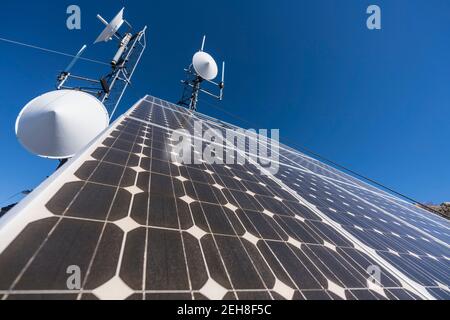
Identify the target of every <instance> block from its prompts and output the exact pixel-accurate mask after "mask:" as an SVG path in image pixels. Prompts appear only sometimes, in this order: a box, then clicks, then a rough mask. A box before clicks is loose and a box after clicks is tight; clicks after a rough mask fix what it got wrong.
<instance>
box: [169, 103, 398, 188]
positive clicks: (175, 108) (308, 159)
mask: <svg viewBox="0 0 450 320" xmlns="http://www.w3.org/2000/svg"><path fill="white" fill-rule="evenodd" d="M160 106H161V107H163V108H164V107H165V108H169V109H170V110H172V111H174V112H179V113H182V114H186V113H184V112H181V111H180V108H181V107H179V106H176V105H173V104H170V106H163V105H160ZM195 115H196V116H197V117H199V118H201V119H203V120H205V121H210V122H211V121H212V122H213V123H214V125H218V123H220V125H226V126H227V127H228V128H231V129H238V127H237V126H234V125H232V124H228V123H226V122H223V121H220V120H217V119H214V118H211V117H209V116H207V115H204V114H201V113H198V112H196V113H195ZM280 148H281V149H282V150H284V151H287V152H289V153H291V154H294V155H296V156H298V157H300V158H301V159H302V160H303V161H304V162H306V163H307V164H309V165H310V166H311V165H312V166H314V167H316V166H319V167H320V168H321V169H323V170H325V171H327V172H330V173H331V174H333V175H335V176H336V177H338V178H341V179H342V178H343V179H344V180H348V181H349V182H350V183H352V182H355V181H356V182H357V184H356V186H358V185H360V183H361V181H359V180H358V179H355V178H354V177H352V176H350V175H347V174H345V173H342V172H340V171H337V170H335V172H334V173H333V172H331V169H334V168H332V167H330V166H326V165H324V164H322V163H320V162H317V161H316V160H315V159H313V158H311V157H308V156H306V155H304V154H301V153H299V151H296V150H294V149H291V148H289V147H287V146H286V145H284V144H280ZM292 150H294V151H292ZM293 162H294V163H295V165H296V166H299V161H293ZM321 166H325V167H321ZM336 173H338V174H336ZM343 174H344V175H345V176H342V175H343ZM328 178H332V177H331V176H330V177H328ZM349 178H350V179H349ZM333 179H334V178H333ZM337 180H339V179H337ZM365 185H367V184H365ZM367 186H369V185H367ZM369 187H371V186H369ZM374 190H378V189H374ZM380 191H381V190H378V192H380ZM383 192H384V191H383ZM386 195H387V196H391V195H389V194H387V193H386Z"/></svg>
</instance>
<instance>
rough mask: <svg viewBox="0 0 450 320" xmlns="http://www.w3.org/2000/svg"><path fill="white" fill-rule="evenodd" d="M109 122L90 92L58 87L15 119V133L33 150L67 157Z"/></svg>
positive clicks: (32, 103)
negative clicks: (58, 88) (59, 88)
mask: <svg viewBox="0 0 450 320" xmlns="http://www.w3.org/2000/svg"><path fill="white" fill-rule="evenodd" d="M108 125H109V116H108V111H107V110H106V108H105V106H104V105H103V103H101V102H100V101H99V100H98V99H96V98H95V97H93V96H92V95H90V94H87V93H85V92H81V91H75V90H56V91H51V92H48V93H45V94H43V95H41V96H39V97H37V98H35V99H33V100H32V101H30V102H29V103H28V104H27V105H26V106H25V107H24V108H23V109H22V111H21V112H20V114H19V116H18V118H17V121H16V136H17V139H18V140H19V142H20V143H21V144H22V145H23V146H24V147H25V149H27V150H28V151H30V152H31V153H33V154H35V155H37V156H39V157H43V158H49V159H58V160H63V159H68V158H71V157H73V156H74V155H75V154H76V153H77V152H78V151H80V150H81V149H82V148H83V147H84V146H86V145H87V144H88V143H89V142H91V141H92V140H93V139H94V138H95V137H96V136H97V135H99V134H100V133H101V132H103V130H105V129H106V128H107V127H108Z"/></svg>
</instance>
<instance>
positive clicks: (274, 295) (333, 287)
mask: <svg viewBox="0 0 450 320" xmlns="http://www.w3.org/2000/svg"><path fill="white" fill-rule="evenodd" d="M195 121H201V122H202V124H203V130H208V129H215V130H221V131H223V130H225V129H226V128H236V127H235V126H233V125H231V124H228V123H224V122H222V121H218V120H216V119H213V118H210V117H208V116H206V115H202V114H200V113H196V112H195V113H193V112H190V111H188V110H186V109H184V108H180V107H178V106H176V105H173V104H171V103H169V102H166V101H163V100H160V99H158V98H154V97H151V96H146V97H144V98H143V99H141V100H140V101H139V102H138V103H136V104H135V105H134V106H133V107H132V108H131V109H130V110H129V111H128V112H127V113H126V114H124V115H122V116H121V117H120V118H119V119H118V120H117V121H116V122H115V123H114V124H113V125H111V127H110V128H109V129H108V130H107V131H105V132H104V133H103V134H102V135H101V136H100V137H99V138H98V139H96V140H95V141H94V142H92V143H91V144H90V145H89V146H88V147H86V149H85V150H84V151H83V152H81V153H80V154H79V155H78V156H77V157H76V158H74V159H72V160H71V161H70V162H69V163H67V164H66V165H65V166H64V167H63V168H62V169H60V170H59V171H57V172H56V173H55V174H54V175H53V176H52V177H50V178H49V179H48V180H47V181H45V182H44V183H43V184H42V185H41V186H40V187H39V188H38V189H36V190H35V191H34V192H33V193H32V194H31V195H30V196H28V197H27V198H26V199H25V200H23V201H22V202H21V203H20V204H19V205H17V206H16V207H15V208H14V209H13V210H12V211H11V212H9V213H8V214H7V215H6V216H5V217H4V218H2V219H0V239H1V241H0V274H1V275H2V276H1V277H0V299H5V300H6V299H63V298H66V299H136V300H142V299H148V300H151V299H183V300H190V299H215V300H220V299H225V300H234V299H268V300H270V299H448V298H450V295H449V284H450V279H449V273H450V272H449V259H450V257H449V251H448V243H449V238H450V232H449V227H450V224H449V223H448V221H446V220H445V219H442V218H440V217H437V216H433V215H431V214H429V213H427V212H425V211H423V210H422V209H420V208H417V207H415V206H413V205H412V204H410V203H408V202H405V201H403V200H401V199H398V198H396V197H394V196H392V195H390V194H388V193H386V192H383V191H380V190H378V189H376V188H374V187H372V186H370V185H367V184H365V183H364V182H362V181H360V180H357V179H355V178H353V177H351V176H349V175H346V174H343V173H341V172H339V171H338V170H336V169H334V168H332V167H329V166H327V165H325V164H322V163H320V162H319V161H317V160H315V159H312V158H310V157H308V156H305V155H303V154H301V153H299V152H297V151H295V150H293V149H291V148H289V147H287V146H284V145H281V148H280V152H279V159H280V160H279V165H280V171H279V172H278V173H277V174H276V175H270V174H269V175H265V174H261V172H263V171H264V170H265V169H264V168H263V167H261V166H260V165H259V164H258V163H256V162H252V161H250V162H247V163H245V164H244V165H237V164H236V165H218V164H207V163H201V164H197V165H196V164H193V165H188V164H186V165H185V164H179V163H174V162H172V161H171V152H172V147H173V145H172V141H171V140H170V136H171V134H172V132H173V131H174V130H177V129H186V130H188V131H190V132H193V130H194V122H195ZM227 143H228V142H227ZM225 147H227V148H229V149H233V147H234V146H233V145H226V146H225ZM71 267H76V268H79V270H80V271H81V283H80V287H79V288H75V289H73V288H70V289H69V288H68V279H69V277H70V276H71V272H70V270H73V269H70V268H71ZM373 268H378V269H377V270H380V271H381V273H380V278H379V280H377V281H375V280H374V277H373V275H371V274H369V273H370V272H371V271H370V270H374V269H373Z"/></svg>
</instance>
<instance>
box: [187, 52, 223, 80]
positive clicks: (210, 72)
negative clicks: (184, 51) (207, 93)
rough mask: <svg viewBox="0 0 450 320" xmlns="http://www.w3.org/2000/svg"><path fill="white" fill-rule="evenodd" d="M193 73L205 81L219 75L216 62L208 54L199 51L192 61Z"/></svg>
mask: <svg viewBox="0 0 450 320" xmlns="http://www.w3.org/2000/svg"><path fill="white" fill-rule="evenodd" d="M192 65H193V66H194V69H195V72H197V74H198V75H199V76H200V77H202V78H203V79H205V80H213V79H215V78H216V77H217V74H218V73H219V68H218V67H217V63H216V61H214V59H213V57H211V56H210V55H209V54H208V53H206V52H203V51H199V52H197V53H196V54H195V55H194V58H193V60H192Z"/></svg>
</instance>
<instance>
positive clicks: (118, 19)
mask: <svg viewBox="0 0 450 320" xmlns="http://www.w3.org/2000/svg"><path fill="white" fill-rule="evenodd" d="M124 10H125V8H122V10H120V12H119V13H118V14H117V15H116V16H115V17H114V19H112V21H111V22H110V23H108V22H106V21H105V19H103V18H102V17H101V16H100V15H97V18H98V19H99V20H100V21H102V22H103V23H104V24H105V25H106V28H105V29H104V30H103V32H102V33H101V34H100V35H99V36H98V38H97V40H95V42H94V43H98V42H108V41H109V40H111V38H112V37H113V36H114V35H115V34H116V32H117V31H119V29H120V27H121V26H122V25H123V23H124V22H125V20H124V19H123V11H124Z"/></svg>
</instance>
